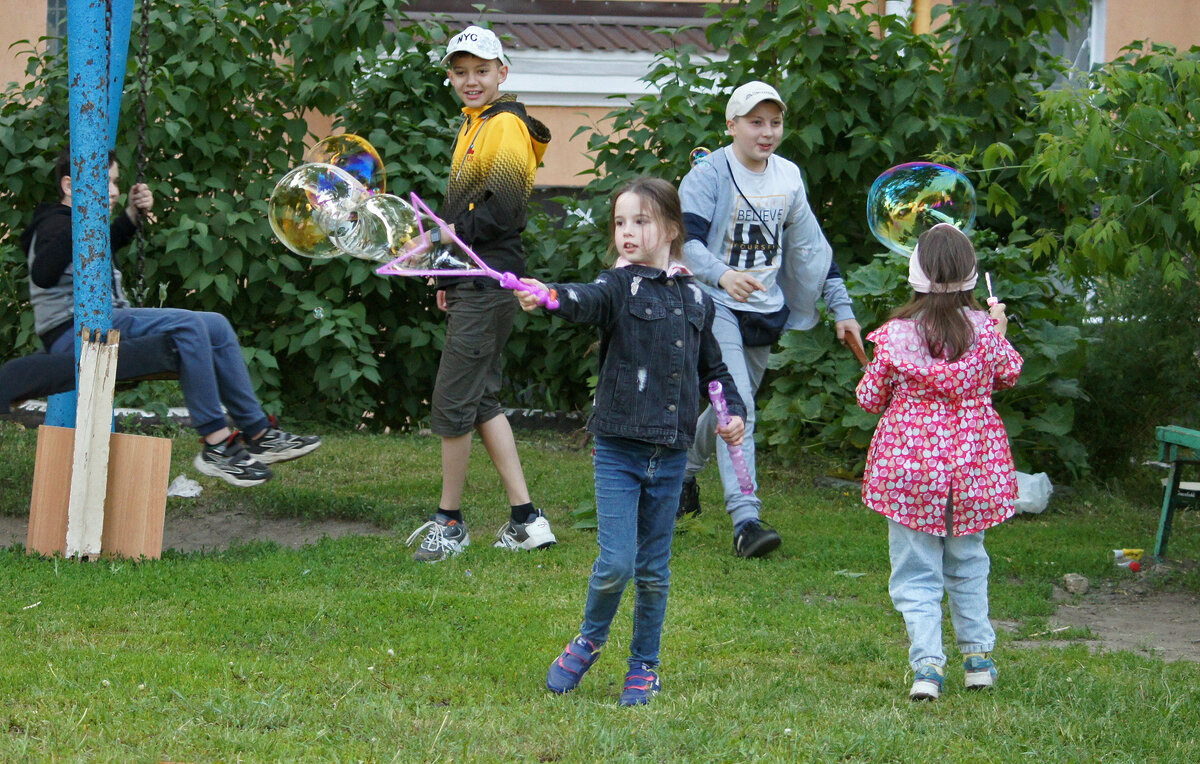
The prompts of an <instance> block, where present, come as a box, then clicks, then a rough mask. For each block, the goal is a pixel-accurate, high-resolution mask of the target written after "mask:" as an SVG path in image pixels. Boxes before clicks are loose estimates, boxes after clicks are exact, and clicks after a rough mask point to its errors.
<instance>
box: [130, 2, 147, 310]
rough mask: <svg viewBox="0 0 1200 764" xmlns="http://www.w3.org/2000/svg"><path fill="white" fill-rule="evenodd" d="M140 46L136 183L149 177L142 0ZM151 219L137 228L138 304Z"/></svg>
mask: <svg viewBox="0 0 1200 764" xmlns="http://www.w3.org/2000/svg"><path fill="white" fill-rule="evenodd" d="M140 26H141V30H140V37H141V49H140V51H139V53H138V115H137V165H136V170H135V173H134V180H133V182H134V184H135V185H136V184H138V183H144V182H145V179H146V122H147V117H146V101H147V98H148V94H149V90H150V71H149V65H150V2H149V0H141V17H140ZM149 222H151V218H150V216H149V215H142V216H141V224H140V225H139V226H138V228H137V242H136V247H137V285H136V286H135V287H134V289H133V296H134V302H135V303H136V304H137V305H138V306H139V307H144V306H145V303H146V291H147V290H146V234H145V226H146V224H147V223H149Z"/></svg>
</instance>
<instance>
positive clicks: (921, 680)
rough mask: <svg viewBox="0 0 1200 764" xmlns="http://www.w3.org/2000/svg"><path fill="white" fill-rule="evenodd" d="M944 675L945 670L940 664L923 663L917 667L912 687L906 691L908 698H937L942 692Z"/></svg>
mask: <svg viewBox="0 0 1200 764" xmlns="http://www.w3.org/2000/svg"><path fill="white" fill-rule="evenodd" d="M944 677H945V671H944V669H942V667H941V666H934V665H925V666H922V667H921V668H919V669H917V674H916V676H915V677H913V685H912V689H911V690H909V691H908V699H909V700H937V699H938V696H939V695H941V694H942V682H943V680H944Z"/></svg>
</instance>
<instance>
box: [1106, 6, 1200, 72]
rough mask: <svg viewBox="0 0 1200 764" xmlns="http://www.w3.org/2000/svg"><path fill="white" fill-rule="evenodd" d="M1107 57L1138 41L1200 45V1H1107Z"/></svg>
mask: <svg viewBox="0 0 1200 764" xmlns="http://www.w3.org/2000/svg"><path fill="white" fill-rule="evenodd" d="M1105 2H1106V5H1107V11H1108V13H1107V20H1106V24H1107V29H1106V30H1105V36H1104V59H1105V60H1106V61H1111V60H1112V59H1114V58H1117V57H1118V56H1119V55H1120V54H1121V48H1123V47H1125V46H1126V45H1129V44H1130V43H1131V42H1133V41H1134V40H1151V41H1153V42H1158V43H1168V44H1170V45H1174V46H1175V47H1176V48H1178V49H1180V50H1187V49H1188V48H1191V47H1192V46H1193V45H1200V0H1105Z"/></svg>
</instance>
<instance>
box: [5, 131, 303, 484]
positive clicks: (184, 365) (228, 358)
mask: <svg viewBox="0 0 1200 764" xmlns="http://www.w3.org/2000/svg"><path fill="white" fill-rule="evenodd" d="M119 177H120V175H119V170H118V167H117V160H116V154H115V153H113V152H109V165H108V199H109V205H110V207H111V208H112V209H113V210H116V209H117V201H118V199H119V198H120V196H121V192H120V189H119V188H118V186H117V181H118V180H119ZM54 182H55V185H56V187H57V188H58V191H59V200H58V202H57V203H46V204H40V205H38V207H37V209H35V210H34V213H33V221H32V222H31V223H30V225H29V227H28V228H27V229H26V230H25V232H24V233H23V234H22V235H21V247H22V249H24V250H25V253H26V256H27V258H28V263H29V301H30V303H31V304H32V305H33V315H34V329H35V331H36V332H37V334H38V336H39V337H40V338H41V340H42V344H43V345H44V346H45V347H46V350H47V351H49V352H51V353H58V352H71V351H73V350H74V342H75V335H74V332H73V331H72V326H73V323H74V318H75V281H74V268H73V264H72V263H73V261H72V244H71V149H70V147H69V146H68V147H67V148H65V149H63V151H62V153H61V154H59V156H58V161H57V162H56V163H55V166H54ZM153 207H154V196H153V194H152V193H151V192H150V188H149V187H148V186H147V185H146V184H144V183H138V184H135V185H134V186H133V187H132V188H131V189H130V190H129V200H128V205H127V206H126V208H125V210H124V211H123V212H121V213H120V214H118V215H116V217H115V218H114V219H113V221H112V224H111V226H110V229H109V231H110V235H111V240H112V251H113V252H114V253H115V252H117V251H118V250H120V249H122V248H123V247H125V246H126V245H127V244H129V242H130V241H131V240H132V239H133V237H134V235H135V234H136V232H137V229H138V228H139V226H140V225H141V223H142V220H143V219H144V217H145V216H146V215H147V214H148V213H149V212H150V211H151V210H152V209H153ZM112 298H113V312H112V327H113V328H114V329H117V330H119V331H120V332H121V336H122V337H123V338H126V339H132V338H134V337H143V336H147V335H152V334H166V335H169V336H170V337H171V339H172V341H173V342H174V343H175V347H176V349H177V350H178V352H179V384H180V387H181V388H182V389H183V397H184V400H185V401H186V403H187V407H188V412H189V414H190V415H191V420H192V426H193V427H195V429H196V431H197V432H198V433H199V434H200V439H201V441H202V444H201V448H200V453H199V454H197V455H196V458H195V460H194V461H193V464H194V466H195V467H196V469H197V470H199V471H200V472H202V473H204V474H205V475H209V476H211V477H219V478H221V479H222V480H224V481H225V482H227V483H229V484H230V485H234V486H255V485H261V484H262V483H265V482H267V481H268V480H270V479H271V477H272V472H271V468H270V467H269V466H267V465H269V464H274V463H276V462H285V461H290V460H292V459H296V458H298V457H301V456H304V455H305V454H310V453H312V452H313V451H315V450H317V449H318V448H319V447H320V446H321V439H320V438H319V437H317V436H314V435H303V436H302V435H293V434H292V433H289V432H285V431H283V430H281V429H279V428H278V427H277V426H276V422H275V419H274V417H270V416H268V415H267V414H266V413H265V412H264V411H263V409H262V405H261V404H260V403H259V401H258V397H257V396H256V394H255V392H254V387H253V384H252V383H251V381H250V374H249V371H248V370H247V369H246V362H245V360H244V359H243V356H242V348H241V346H240V345H239V343H238V339H237V334H236V333H235V332H234V330H233V326H232V325H231V324H230V323H229V319H227V318H225V316H222V315H221V314H219V313H208V312H200V311H191V310H182V309H178V308H134V307H132V306H131V305H130V302H129V299H128V298H127V297H126V296H125V290H124V289H123V288H122V285H121V272H120V271H119V270H118V269H117V268H116V267H115V266H114V267H113V283H112ZM226 410H228V412H229V416H230V417H231V418H232V419H233V421H234V422H235V423H236V424H237V426H238V427H240V428H241V431H240V432H239V431H238V430H234V429H231V428H230V427H229V425H228V423H227V420H226V414H225V412H226Z"/></svg>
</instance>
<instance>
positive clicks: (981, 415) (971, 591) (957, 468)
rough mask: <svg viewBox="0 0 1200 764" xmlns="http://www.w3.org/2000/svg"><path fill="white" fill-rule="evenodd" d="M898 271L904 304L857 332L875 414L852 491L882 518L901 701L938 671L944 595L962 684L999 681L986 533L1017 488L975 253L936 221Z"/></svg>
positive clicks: (1011, 368) (936, 678)
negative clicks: (901, 630)
mask: <svg viewBox="0 0 1200 764" xmlns="http://www.w3.org/2000/svg"><path fill="white" fill-rule="evenodd" d="M908 280H909V283H910V284H911V285H912V288H913V292H914V295H913V299H912V300H910V301H909V302H908V303H907V304H906V305H904V306H902V307H901V308H900V309H899V310H897V311H896V312H895V313H894V314H893V315H892V317H891V320H889V321H888V322H887V323H886V324H884V325H883V326H881V327H880V328H879V329H877V330H875V331H874V332H872V333H871V334H870V335H869V336H868V337H867V339H869V340H871V341H872V342H874V343H875V358H874V360H872V361H871V363H870V364H869V365H868V366H867V369H866V373H865V374H864V375H863V378H862V381H861V382H859V383H858V390H857V393H858V403H859V405H860V406H862V407H863V408H864V409H866V410H867V411H870V412H872V413H876V414H877V413H880V412H883V417H882V418H881V419H880V420H879V425H878V426H877V427H876V429H875V436H874V437H873V438H872V439H871V450H870V451H869V452H868V453H867V468H866V474H865V475H864V476H863V489H862V496H863V501H864V502H865V503H866V505H867V506H868V507H870V508H871V509H873V510H875V511H876V512H879V513H880V514H882V515H884V516H885V517H887V518H888V524H887V525H888V547H889V553H890V556H891V563H892V575H891V580H890V581H889V583H888V589H889V592H890V594H891V596H892V603H893V604H894V605H895V606H896V610H898V611H900V614H901V615H903V616H904V623H905V625H906V626H907V627H908V637H909V642H910V647H909V651H908V658H909V664H910V665H911V666H912V669H913V672H914V673H915V677H914V681H913V685H912V689H911V690H910V691H909V697H910V698H912V699H913V700H934V699H936V698H937V697H938V695H940V694H941V691H942V683H943V677H944V675H945V665H946V655H945V653H944V652H943V651H942V598H943V596H944V595H946V594H949V597H950V615H951V617H952V619H953V622H954V633H955V636H956V637H957V641H958V649H959V651H960V652H961V653H962V655H963V669H964V672H965V677H964V684H965V686H966V687H967V689H983V688H986V687H991V686H992V684H993V683H994V682H995V681H996V666H995V664H994V663H993V662H992V658H991V651H992V648H993V647H994V646H995V643H996V633H995V631H993V629H992V626H991V623H990V622H989V621H988V596H987V582H988V571H989V569H990V561H989V559H988V555H987V551H986V550H985V549H984V548H983V532H984V530H985V529H987V528H990V527H992V526H993V525H996V524H998V523H1001V522H1003V521H1005V520H1007V519H1008V518H1009V517H1011V516H1012V514H1013V511H1014V507H1013V503H1014V501H1015V499H1016V496H1017V485H1016V478H1015V477H1014V475H1013V459H1012V453H1011V451H1010V450H1009V446H1008V436H1007V434H1006V433H1005V430H1004V423H1003V422H1002V421H1000V415H999V414H997V413H996V409H995V408H993V407H992V392H993V391H994V390H1003V389H1005V388H1009V387H1012V386H1013V385H1015V384H1016V383H1017V377H1018V376H1019V375H1020V373H1021V356H1020V355H1018V354H1017V351H1016V350H1015V349H1013V346H1012V345H1011V344H1010V343H1009V341H1008V340H1007V339H1005V337H1004V334H1005V330H1006V329H1007V327H1008V319H1007V318H1006V317H1005V315H1004V303H996V304H994V305H992V306H991V308H990V313H991V316H990V317H989V315H988V314H987V313H985V312H984V311H982V310H980V309H979V306H978V305H977V304H976V303H975V298H974V297H973V296H972V290H973V289H974V287H975V280H976V261H975V250H974V248H973V247H972V246H971V241H970V239H968V238H967V237H966V235H965V234H963V233H962V232H961V231H959V230H958V229H957V228H955V227H954V226H952V225H948V224H945V223H940V224H938V225H935V226H934V227H933V228H931V229H929V230H928V231H926V232H925V233H923V234H921V238H920V239H918V240H917V248H916V250H915V251H914V252H913V254H912V257H911V258H909V275H908Z"/></svg>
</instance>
